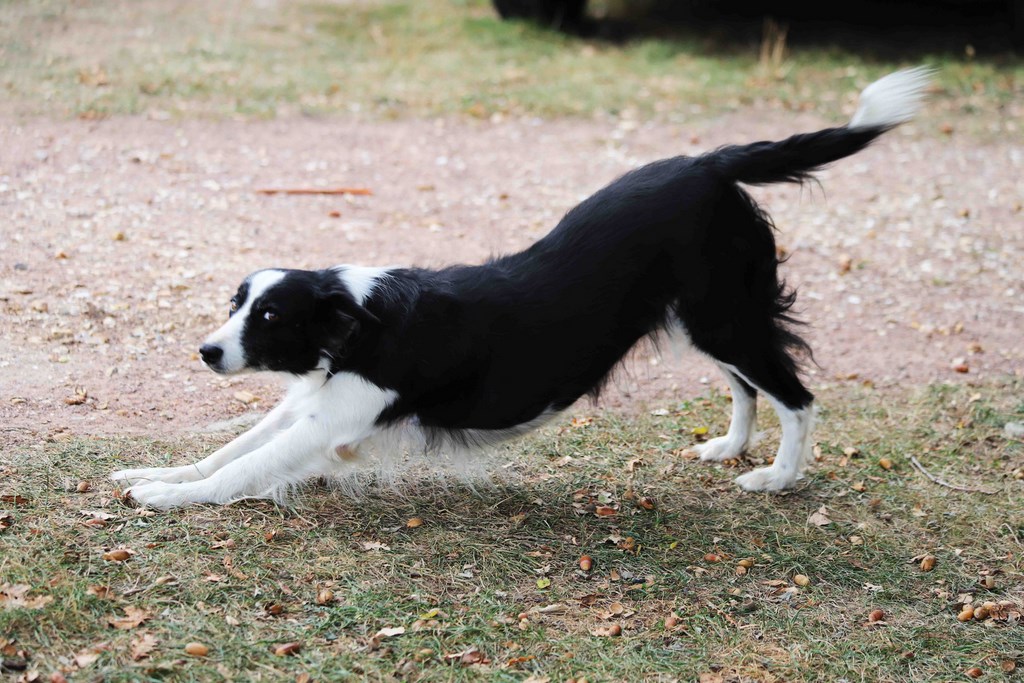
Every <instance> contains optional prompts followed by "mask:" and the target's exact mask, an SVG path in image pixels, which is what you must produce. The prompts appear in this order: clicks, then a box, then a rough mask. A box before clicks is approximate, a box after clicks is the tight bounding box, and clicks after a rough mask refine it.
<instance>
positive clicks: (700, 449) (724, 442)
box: [693, 436, 745, 462]
mask: <svg viewBox="0 0 1024 683" xmlns="http://www.w3.org/2000/svg"><path fill="white" fill-rule="evenodd" d="M693 450H694V451H696V452H697V454H698V455H700V459H701V460H703V461H704V462H722V461H723V460H730V459H732V458H738V457H740V455H742V454H743V451H744V450H745V449H744V446H743V444H741V443H736V440H735V439H732V438H730V437H729V436H719V437H718V438H715V439H711V440H710V441H706V442H704V443H699V444H697V445H696V446H694V447H693Z"/></svg>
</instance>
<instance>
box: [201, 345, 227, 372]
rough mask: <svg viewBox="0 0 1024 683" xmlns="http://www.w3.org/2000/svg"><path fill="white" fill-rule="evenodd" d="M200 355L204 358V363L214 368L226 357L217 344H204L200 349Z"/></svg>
mask: <svg viewBox="0 0 1024 683" xmlns="http://www.w3.org/2000/svg"><path fill="white" fill-rule="evenodd" d="M199 355H200V356H202V357H203V362H204V363H206V364H207V365H209V366H211V367H212V366H214V365H216V364H217V362H218V361H220V359H221V358H222V357H223V356H224V349H222V348H220V347H219V346H217V345H216V344H203V346H202V347H201V348H200V349H199Z"/></svg>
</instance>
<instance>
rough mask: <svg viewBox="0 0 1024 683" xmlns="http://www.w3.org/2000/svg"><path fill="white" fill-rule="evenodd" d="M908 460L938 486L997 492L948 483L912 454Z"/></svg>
mask: <svg viewBox="0 0 1024 683" xmlns="http://www.w3.org/2000/svg"><path fill="white" fill-rule="evenodd" d="M910 462H911V463H913V465H914V467H916V468H917V469H918V470H920V471H921V474H923V475H924V476H926V477H928V478H929V479H931V480H932V481H933V482H935V483H936V484H938V485H939V486H945V487H946V488H947V489H953V490H954V491H963V492H964V493H982V494H984V495H986V496H994V495H995V494H996V493H997V491H986V490H985V489H975V488H970V487H967V486H957V485H956V484H950V483H949V482H948V481H945V480H943V479H939V478H938V477H936V476H935V475H934V474H932V473H931V472H929V471H928V470H926V469H925V468H924V465H922V464H921V463H920V462H918V460H917V458H915V457H914V456H910Z"/></svg>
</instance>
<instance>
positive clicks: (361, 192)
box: [256, 187, 373, 195]
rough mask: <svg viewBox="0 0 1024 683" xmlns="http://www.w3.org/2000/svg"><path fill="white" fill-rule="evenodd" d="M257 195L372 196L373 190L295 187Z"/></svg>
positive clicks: (260, 192)
mask: <svg viewBox="0 0 1024 683" xmlns="http://www.w3.org/2000/svg"><path fill="white" fill-rule="evenodd" d="M256 194H356V195H371V194H373V190H371V189H369V188H366V187H294V188H273V187H270V188H263V189H259V190H256Z"/></svg>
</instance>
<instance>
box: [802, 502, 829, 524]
mask: <svg viewBox="0 0 1024 683" xmlns="http://www.w3.org/2000/svg"><path fill="white" fill-rule="evenodd" d="M807 523H808V524H813V525H814V526H828V525H829V524H831V523H832V520H831V519H830V518H829V516H828V508H826V507H825V506H824V505H822V506H821V507H820V508H818V509H817V510H815V511H814V512H812V513H811V514H810V516H809V517H808V518H807Z"/></svg>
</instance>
